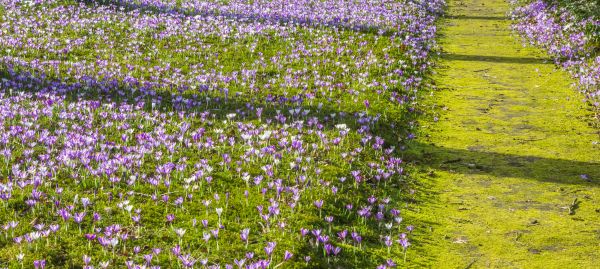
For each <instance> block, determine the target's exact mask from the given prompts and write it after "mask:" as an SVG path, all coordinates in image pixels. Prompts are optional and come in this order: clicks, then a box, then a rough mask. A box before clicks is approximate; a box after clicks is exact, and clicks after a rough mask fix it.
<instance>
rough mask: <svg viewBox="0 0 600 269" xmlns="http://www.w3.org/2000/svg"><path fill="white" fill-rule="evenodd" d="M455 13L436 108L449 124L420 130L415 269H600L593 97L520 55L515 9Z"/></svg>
mask: <svg viewBox="0 0 600 269" xmlns="http://www.w3.org/2000/svg"><path fill="white" fill-rule="evenodd" d="M449 4H450V7H449V10H448V15H447V18H446V19H445V20H444V21H443V23H442V25H440V27H441V28H442V29H441V33H442V37H441V38H440V41H441V45H442V47H443V48H444V53H443V54H442V55H441V61H440V66H439V68H438V69H437V72H438V73H437V74H435V75H434V81H435V83H436V85H437V87H438V90H436V91H435V92H434V93H433V95H432V96H431V97H429V100H428V101H429V102H430V105H431V106H436V108H435V109H436V111H437V113H438V114H439V121H438V122H434V121H433V119H430V120H423V121H422V122H421V125H422V127H423V130H424V134H422V135H421V138H420V139H419V140H418V141H417V142H416V144H415V145H413V147H412V149H411V150H410V153H409V156H408V157H409V158H410V159H413V160H415V161H416V166H417V168H418V170H420V171H421V172H420V174H419V175H417V176H418V178H419V179H420V182H421V185H422V186H421V187H420V190H419V192H418V195H417V199H416V200H417V201H418V202H419V204H417V205H416V206H413V207H412V208H413V210H409V211H407V212H406V214H407V215H408V218H410V219H411V221H414V222H415V223H419V222H420V223H424V224H423V225H422V226H421V227H419V229H417V230H416V231H417V232H418V233H419V235H418V237H420V238H422V240H420V241H419V242H415V245H414V246H413V248H412V249H411V250H410V252H409V258H410V260H411V261H412V264H413V265H414V266H415V267H432V268H598V265H599V264H600V146H599V145H597V141H599V140H600V138H599V136H598V130H597V129H594V128H593V127H591V123H590V112H589V110H588V109H587V107H586V104H585V103H584V102H583V101H582V99H583V97H582V96H581V95H580V94H578V93H577V91H576V90H574V89H573V88H572V87H571V84H572V82H573V81H572V80H571V79H570V78H569V75H568V74H567V73H565V72H563V71H560V70H558V69H557V68H556V66H554V65H553V64H552V62H551V61H550V60H549V59H548V58H547V57H546V56H545V55H544V54H543V52H541V51H540V50H537V49H534V48H530V47H527V48H525V47H523V46H522V43H521V41H520V40H519V38H518V37H517V36H515V35H514V34H513V33H512V32H511V30H510V24H511V21H510V19H509V18H508V17H507V12H508V11H509V4H508V3H507V1H505V0H466V1H450V2H449ZM429 118H433V116H431V117H429ZM582 175H585V176H582ZM585 177H587V179H584V178H585ZM575 199H577V201H576V202H574V200H575ZM574 204H575V205H574Z"/></svg>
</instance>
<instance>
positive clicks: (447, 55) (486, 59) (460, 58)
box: [441, 53, 554, 64]
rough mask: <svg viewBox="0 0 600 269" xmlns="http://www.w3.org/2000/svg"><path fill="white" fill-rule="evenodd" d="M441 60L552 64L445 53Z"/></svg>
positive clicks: (547, 60)
mask: <svg viewBox="0 0 600 269" xmlns="http://www.w3.org/2000/svg"><path fill="white" fill-rule="evenodd" d="M441 57H442V58H443V59H446V60H449V61H472V62H490V63H508V64H554V63H553V62H552V60H550V59H544V58H532V57H505V56H486V55H466V54H454V53H445V54H442V55H441Z"/></svg>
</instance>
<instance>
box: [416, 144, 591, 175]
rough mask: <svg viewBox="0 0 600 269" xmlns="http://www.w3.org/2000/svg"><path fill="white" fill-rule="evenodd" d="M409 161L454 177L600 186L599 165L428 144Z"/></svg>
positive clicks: (418, 148)
mask: <svg viewBox="0 0 600 269" xmlns="http://www.w3.org/2000/svg"><path fill="white" fill-rule="evenodd" d="M406 157H407V158H408V159H409V160H411V161H413V162H414V163H415V165H417V166H418V167H422V168H431V169H440V170H444V171H451V172H453V173H461V174H480V175H490V176H494V177H518V178H525V179H531V180H536V181H540V182H550V183H557V184H574V185H598V184H600V163H599V162H596V163H592V162H580V161H572V160H563V159H553V158H542V157H537V156H521V155H514V154H504V153H496V152H488V151H485V150H466V149H453V148H445V147H440V146H436V145H430V144H424V143H415V144H413V145H411V147H410V150H409V151H408V152H407V156H406ZM582 175H585V176H582Z"/></svg>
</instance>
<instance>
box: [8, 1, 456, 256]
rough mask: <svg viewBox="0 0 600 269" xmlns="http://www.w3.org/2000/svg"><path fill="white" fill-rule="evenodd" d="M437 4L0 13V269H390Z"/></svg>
mask: <svg viewBox="0 0 600 269" xmlns="http://www.w3.org/2000/svg"><path fill="white" fill-rule="evenodd" d="M444 5H445V3H444V1H443V0H433V1H432V0H410V1H409V0H369V1H367V0H352V1H350V0H323V1H314V0H295V1H288V0H243V1H242V0H230V1H225V0H190V1H175V0H120V1H73V0H49V1H44V0H27V1H21V0H0V31H1V33H0V202H1V205H0V225H1V226H0V227H2V229H1V232H2V235H1V236H0V267H7V268H125V267H127V268H278V267H280V268H306V267H310V268H318V267H322V268H373V267H378V268H392V267H395V266H400V265H402V266H403V265H404V264H406V263H410V260H406V254H407V253H410V251H411V242H412V241H413V240H418V238H416V239H415V238H413V236H412V233H411V231H412V230H413V227H414V226H413V225H415V224H414V223H409V222H407V221H404V220H403V210H404V208H405V205H406V203H407V201H408V200H409V199H410V197H411V195H412V194H411V193H412V190H411V188H410V180H409V176H410V175H409V170H410V169H409V168H408V167H406V166H405V162H404V161H403V160H402V158H401V155H402V150H403V148H404V147H405V145H406V143H407V142H408V141H410V140H411V139H412V138H413V137H414V134H413V133H414V127H415V124H414V118H415V115H416V114H417V111H418V109H416V106H417V105H418V101H419V96H420V95H421V93H422V92H423V91H422V90H423V89H425V88H427V79H426V78H427V74H428V72H429V70H430V67H431V55H432V54H433V50H434V49H435V48H436V44H435V40H434V39H435V36H436V26H435V22H436V18H437V17H438V16H439V15H441V13H442V10H443V8H444Z"/></svg>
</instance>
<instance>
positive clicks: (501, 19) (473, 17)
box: [446, 16, 510, 21]
mask: <svg viewBox="0 0 600 269" xmlns="http://www.w3.org/2000/svg"><path fill="white" fill-rule="evenodd" d="M446 18H447V19H451V20H483V21H507V20H510V18H508V17H500V16H447V17H446Z"/></svg>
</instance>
